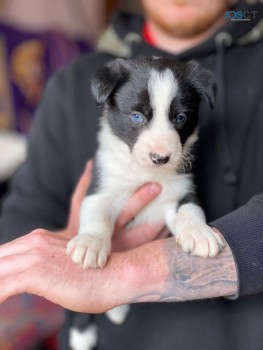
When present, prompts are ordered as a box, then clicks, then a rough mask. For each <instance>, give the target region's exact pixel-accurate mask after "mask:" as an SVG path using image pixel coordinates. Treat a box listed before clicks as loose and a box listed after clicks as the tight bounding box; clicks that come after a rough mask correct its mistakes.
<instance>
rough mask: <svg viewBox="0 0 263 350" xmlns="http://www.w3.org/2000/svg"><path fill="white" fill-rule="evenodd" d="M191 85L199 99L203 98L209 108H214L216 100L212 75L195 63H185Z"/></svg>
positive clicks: (214, 81) (215, 87) (214, 82)
mask: <svg viewBox="0 0 263 350" xmlns="http://www.w3.org/2000/svg"><path fill="white" fill-rule="evenodd" d="M187 66H188V73H189V79H190V83H191V85H192V86H193V87H194V88H195V89H196V90H197V92H198V94H199V95H200V97H201V98H204V99H205V100H206V101H207V102H208V103H209V106H210V108H213V107H214V104H215V98H216V91H217V86H216V80H215V76H214V74H213V73H212V72H211V71H210V70H208V69H205V68H203V67H201V66H200V64H199V63H198V62H196V61H189V62H187Z"/></svg>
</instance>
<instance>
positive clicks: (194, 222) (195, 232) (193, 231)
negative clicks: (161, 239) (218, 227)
mask: <svg viewBox="0 0 263 350" xmlns="http://www.w3.org/2000/svg"><path fill="white" fill-rule="evenodd" d="M175 210H176V209H175V208H173V211H172V210H171V208H169V211H168V212H167V215H166V222H167V226H168V227H169V229H170V230H171V233H172V234H173V235H175V237H176V241H177V242H178V243H179V244H180V245H181V246H182V249H183V250H184V251H185V252H188V253H192V254H194V255H197V256H201V257H204V258H206V257H208V256H210V257H214V256H216V254H217V253H218V252H219V251H220V249H221V247H222V246H223V242H222V240H221V238H220V237H219V235H217V234H216V233H215V232H214V231H213V230H212V229H211V228H210V227H209V226H208V225H207V224H206V220H205V215H204V212H203V210H202V209H201V208H200V207H199V206H198V205H196V204H194V203H186V204H183V205H181V206H180V207H179V208H178V211H177V213H176V211H175ZM172 213H174V217H173V214H172Z"/></svg>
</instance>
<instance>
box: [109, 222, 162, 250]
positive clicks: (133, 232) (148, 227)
mask: <svg viewBox="0 0 263 350" xmlns="http://www.w3.org/2000/svg"><path fill="white" fill-rule="evenodd" d="M162 231H163V223H154V224H144V225H141V226H137V227H134V228H131V229H129V230H127V231H123V232H121V233H120V234H119V235H117V236H116V237H115V238H113V241H112V251H123V250H129V249H134V248H136V247H139V246H141V245H143V244H145V243H148V242H151V241H153V240H155V239H156V238H157V237H159V236H160V234H161V233H162V234H163V232H162Z"/></svg>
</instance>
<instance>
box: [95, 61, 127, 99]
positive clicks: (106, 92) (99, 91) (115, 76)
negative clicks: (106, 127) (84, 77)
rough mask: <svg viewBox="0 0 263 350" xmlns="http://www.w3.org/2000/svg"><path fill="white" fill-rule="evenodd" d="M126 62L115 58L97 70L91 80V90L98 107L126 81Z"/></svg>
mask: <svg viewBox="0 0 263 350" xmlns="http://www.w3.org/2000/svg"><path fill="white" fill-rule="evenodd" d="M126 61H127V60H125V59H122V58H117V59H115V60H113V61H110V62H109V63H108V64H106V65H105V66H104V67H103V68H101V69H100V70H98V71H97V72H96V73H95V74H94V76H93V77H92V80H91V90H92V94H93V97H94V98H95V100H96V102H97V104H98V105H100V106H103V105H104V104H105V103H106V102H107V100H108V99H109V98H110V97H111V96H112V95H113V94H114V92H115V91H116V90H117V89H118V88H119V87H120V86H121V85H122V84H123V83H124V82H125V81H126V80H127V78H128V70H127V62H126Z"/></svg>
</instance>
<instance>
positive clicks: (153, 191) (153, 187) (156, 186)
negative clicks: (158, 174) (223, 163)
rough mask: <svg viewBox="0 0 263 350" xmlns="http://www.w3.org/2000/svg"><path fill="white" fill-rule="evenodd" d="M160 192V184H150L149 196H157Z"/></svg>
mask: <svg viewBox="0 0 263 350" xmlns="http://www.w3.org/2000/svg"><path fill="white" fill-rule="evenodd" d="M161 190H162V187H161V185H160V184H157V183H152V184H151V185H150V186H149V192H150V193H151V194H158V193H160V192H161Z"/></svg>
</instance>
